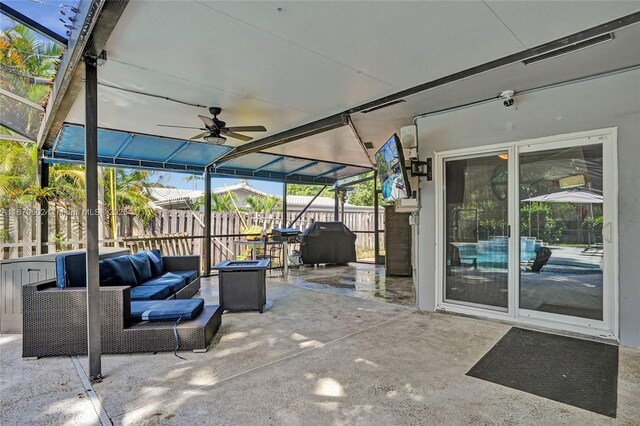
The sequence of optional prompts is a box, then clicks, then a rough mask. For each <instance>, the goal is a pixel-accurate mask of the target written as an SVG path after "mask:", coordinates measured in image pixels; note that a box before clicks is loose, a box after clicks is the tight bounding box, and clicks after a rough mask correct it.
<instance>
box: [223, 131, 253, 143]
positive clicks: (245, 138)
mask: <svg viewBox="0 0 640 426" xmlns="http://www.w3.org/2000/svg"><path fill="white" fill-rule="evenodd" d="M222 134H223V135H225V136H229V137H230V138H234V139H240V140H241V141H245V142H248V141H250V140H251V139H253V138H252V137H250V136H245V135H241V134H240V133H234V132H229V131H227V132H223V133H222Z"/></svg>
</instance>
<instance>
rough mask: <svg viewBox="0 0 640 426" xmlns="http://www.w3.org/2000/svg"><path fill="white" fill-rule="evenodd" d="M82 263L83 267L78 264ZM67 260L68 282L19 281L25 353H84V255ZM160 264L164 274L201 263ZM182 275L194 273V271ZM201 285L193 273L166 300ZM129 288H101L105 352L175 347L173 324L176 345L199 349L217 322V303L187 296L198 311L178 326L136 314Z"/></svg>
mask: <svg viewBox="0 0 640 426" xmlns="http://www.w3.org/2000/svg"><path fill="white" fill-rule="evenodd" d="M56 260H58V259H56ZM80 263H81V266H82V268H79V266H78V265H79V264H80ZM65 264H66V266H65V268H68V270H67V271H66V272H69V271H72V272H71V273H70V275H74V276H73V277H70V276H65V277H64V278H63V279H64V280H66V282H67V283H68V284H71V285H61V279H60V277H58V279H52V280H46V281H42V282H38V283H34V284H27V285H24V286H23V289H22V293H23V312H24V314H23V348H22V356H23V357H30V358H31V357H42V356H56V355H84V354H86V353H87V306H86V305H87V292H86V287H84V286H79V285H78V279H79V278H82V276H83V272H82V271H83V270H84V267H85V260H84V259H82V260H81V261H80V260H78V259H77V258H76V259H73V260H72V261H70V262H68V263H67V262H65ZM162 264H163V271H162V272H164V273H169V272H172V273H175V272H179V271H196V275H197V271H199V267H200V265H199V258H198V256H162ZM61 272H63V271H57V273H58V274H60V273H61ZM185 276H190V277H192V274H186V275H185ZM85 282H86V279H85ZM199 289H200V277H199V276H196V277H195V279H192V280H191V281H190V282H189V283H188V284H186V285H185V286H184V287H182V288H180V289H179V290H178V291H176V292H175V293H173V294H171V295H170V296H169V299H176V298H177V299H189V298H190V297H191V296H193V295H194V294H195V293H197V292H198V290H199ZM131 290H132V288H131V286H122V285H109V286H104V285H101V287H100V301H101V324H102V351H103V353H132V352H148V351H153V352H155V351H170V350H173V349H175V347H176V339H175V336H174V327H175V329H176V331H177V333H178V335H179V338H180V349H188V350H195V351H203V350H206V349H207V347H208V345H209V342H210V341H211V339H212V338H213V336H214V335H215V333H216V332H217V330H218V328H219V327H220V323H221V318H222V309H221V308H220V307H219V306H218V305H205V306H204V307H202V304H203V303H204V302H203V301H202V299H191V300H192V301H193V303H192V304H198V303H199V309H198V311H197V316H195V318H193V319H189V320H184V321H180V322H179V324H178V325H177V326H176V321H175V320H171V321H163V320H160V321H158V320H155V321H154V320H148V321H147V320H141V319H140V318H138V319H135V318H134V317H132V303H131ZM198 301H200V302H198ZM150 302H152V303H156V304H158V302H160V304H163V303H164V304H165V305H172V304H176V303H174V302H177V303H178V304H180V303H182V304H183V305H184V301H178V300H174V301H173V302H172V301H171V300H169V301H167V302H165V301H158V300H152V301H150ZM134 303H145V302H134Z"/></svg>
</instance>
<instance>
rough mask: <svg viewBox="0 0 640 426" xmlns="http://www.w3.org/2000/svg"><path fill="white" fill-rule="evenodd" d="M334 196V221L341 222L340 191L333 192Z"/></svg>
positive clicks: (335, 189)
mask: <svg viewBox="0 0 640 426" xmlns="http://www.w3.org/2000/svg"><path fill="white" fill-rule="evenodd" d="M333 196H334V202H335V204H334V206H333V216H334V219H333V220H334V221H336V222H338V221H340V211H339V208H340V207H339V204H338V203H339V201H338V189H337V188H334V192H333Z"/></svg>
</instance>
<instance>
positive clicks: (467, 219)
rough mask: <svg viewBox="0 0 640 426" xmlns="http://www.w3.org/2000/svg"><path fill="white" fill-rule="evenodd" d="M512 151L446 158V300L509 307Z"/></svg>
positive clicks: (496, 307) (504, 309)
mask: <svg viewBox="0 0 640 426" xmlns="http://www.w3.org/2000/svg"><path fill="white" fill-rule="evenodd" d="M507 161H508V154H507V152H506V151H500V152H495V153H490V154H484V155H481V156H474V157H468V158H463V159H452V160H448V161H446V162H445V165H444V167H445V214H444V217H445V227H444V229H445V259H446V265H445V292H444V293H445V300H447V301H451V302H453V303H460V304H468V305H484V306H486V307H489V308H492V309H498V310H503V311H506V310H507V308H508V293H509V289H508V283H509V256H508V253H509V250H508V248H509V229H510V227H509V193H508V189H509V171H508V168H507V165H508V163H507Z"/></svg>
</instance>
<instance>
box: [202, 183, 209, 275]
mask: <svg viewBox="0 0 640 426" xmlns="http://www.w3.org/2000/svg"><path fill="white" fill-rule="evenodd" d="M202 249H203V257H204V276H205V277H208V276H210V275H211V173H210V172H208V171H207V172H204V245H203V247H202Z"/></svg>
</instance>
